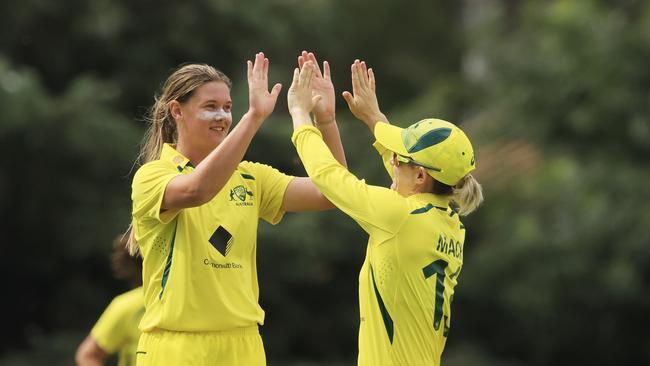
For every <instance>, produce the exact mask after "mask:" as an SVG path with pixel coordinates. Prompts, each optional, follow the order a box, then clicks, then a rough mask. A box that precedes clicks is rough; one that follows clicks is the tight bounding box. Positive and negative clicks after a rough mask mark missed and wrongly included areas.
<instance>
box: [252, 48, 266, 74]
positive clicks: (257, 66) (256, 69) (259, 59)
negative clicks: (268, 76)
mask: <svg viewBox="0 0 650 366" xmlns="http://www.w3.org/2000/svg"><path fill="white" fill-rule="evenodd" d="M263 63H264V54H263V53H262V52H258V53H257V54H256V55H255V62H254V63H253V75H254V76H257V75H259V73H260V71H261V69H262V67H263V66H262V64H263Z"/></svg>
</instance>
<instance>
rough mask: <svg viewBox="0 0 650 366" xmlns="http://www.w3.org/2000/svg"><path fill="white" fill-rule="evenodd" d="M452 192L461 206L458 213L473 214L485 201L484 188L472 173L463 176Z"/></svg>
mask: <svg viewBox="0 0 650 366" xmlns="http://www.w3.org/2000/svg"><path fill="white" fill-rule="evenodd" d="M452 192H453V193H452V197H453V198H452V199H453V201H454V202H456V203H457V204H458V206H459V207H460V210H459V211H458V214H459V215H461V216H467V215H469V214H471V213H472V212H474V211H475V210H476V209H477V208H478V206H479V205H480V204H481V202H483V188H482V187H481V184H480V183H479V182H478V181H477V180H476V179H475V178H474V176H472V175H471V174H467V175H466V176H464V177H463V178H461V179H460V181H459V182H458V183H456V185H455V186H453V187H452Z"/></svg>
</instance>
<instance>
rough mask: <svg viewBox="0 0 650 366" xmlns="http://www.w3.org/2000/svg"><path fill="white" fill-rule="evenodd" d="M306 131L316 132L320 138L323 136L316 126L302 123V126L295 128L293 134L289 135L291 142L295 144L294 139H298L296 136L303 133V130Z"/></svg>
mask: <svg viewBox="0 0 650 366" xmlns="http://www.w3.org/2000/svg"><path fill="white" fill-rule="evenodd" d="M308 131H311V132H314V133H316V134H317V135H318V136H319V137H320V138H323V134H322V133H321V132H320V130H319V129H318V128H316V127H314V126H307V125H303V126H300V127H298V128H296V129H295V130H294V131H293V134H292V135H291V142H293V144H294V145H295V144H296V140H297V139H298V136H299V135H300V134H302V133H305V132H308Z"/></svg>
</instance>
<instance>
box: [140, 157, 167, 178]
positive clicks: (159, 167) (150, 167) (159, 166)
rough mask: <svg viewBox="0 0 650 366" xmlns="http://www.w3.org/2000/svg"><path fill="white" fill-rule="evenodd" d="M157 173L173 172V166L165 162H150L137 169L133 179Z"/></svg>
mask: <svg viewBox="0 0 650 366" xmlns="http://www.w3.org/2000/svg"><path fill="white" fill-rule="evenodd" d="M158 171H166V172H168V171H174V165H173V164H172V163H171V162H169V161H166V160H154V161H150V162H148V163H146V164H144V165H142V166H141V167H139V168H138V170H136V172H135V177H141V176H145V175H148V174H151V173H153V172H158Z"/></svg>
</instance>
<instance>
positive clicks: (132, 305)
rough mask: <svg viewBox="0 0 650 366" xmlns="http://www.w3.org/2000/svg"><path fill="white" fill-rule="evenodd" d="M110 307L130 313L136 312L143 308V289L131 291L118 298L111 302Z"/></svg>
mask: <svg viewBox="0 0 650 366" xmlns="http://www.w3.org/2000/svg"><path fill="white" fill-rule="evenodd" d="M110 306H111V307H113V308H116V309H121V310H122V311H124V312H128V311H130V310H133V311H135V310H137V309H139V308H141V307H143V306H144V298H143V291H142V287H138V288H135V289H133V290H131V291H128V292H125V293H123V294H121V295H118V296H116V297H115V298H114V299H113V301H111V305H110Z"/></svg>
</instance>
